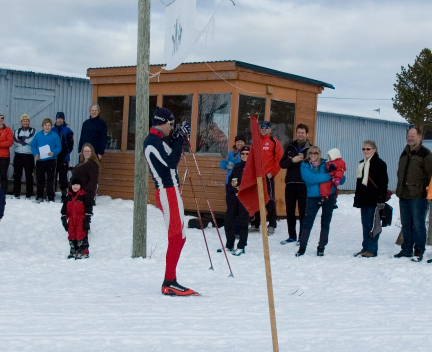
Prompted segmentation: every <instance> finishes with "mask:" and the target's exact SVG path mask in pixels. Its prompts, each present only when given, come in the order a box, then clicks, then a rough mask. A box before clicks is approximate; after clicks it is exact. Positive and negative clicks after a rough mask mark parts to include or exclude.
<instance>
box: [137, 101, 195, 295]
mask: <svg viewBox="0 0 432 352" xmlns="http://www.w3.org/2000/svg"><path fill="white" fill-rule="evenodd" d="M152 123H153V124H152V128H150V133H149V134H148V136H147V137H146V139H145V141H144V156H145V158H146V160H147V164H148V166H149V169H150V173H151V175H152V178H153V180H154V182H155V186H156V193H155V199H156V205H157V207H158V208H159V209H160V210H161V211H162V213H163V216H164V220H165V225H166V227H167V229H168V249H167V253H166V269H165V279H164V282H163V284H162V289H161V290H162V293H163V294H165V295H178V296H190V295H194V294H196V293H195V291H193V290H191V289H189V288H186V287H183V286H181V285H179V284H178V283H177V275H176V268H177V263H178V260H179V258H180V253H181V251H182V248H183V246H184V244H185V242H186V233H185V229H184V209H183V200H182V198H181V195H180V192H179V189H178V186H179V179H178V173H177V165H178V163H179V161H180V157H181V155H182V146H183V139H184V135H185V134H187V135H188V134H190V127H189V125H187V124H184V125H178V126H177V127H176V129H175V131H174V132H173V134H172V136H171V140H170V142H169V145H168V144H167V143H166V142H165V140H164V138H165V137H167V136H169V135H170V133H171V131H172V130H173V127H174V115H173V113H172V112H171V111H170V110H168V109H165V108H159V107H157V108H156V110H155V111H154V113H153V119H152Z"/></svg>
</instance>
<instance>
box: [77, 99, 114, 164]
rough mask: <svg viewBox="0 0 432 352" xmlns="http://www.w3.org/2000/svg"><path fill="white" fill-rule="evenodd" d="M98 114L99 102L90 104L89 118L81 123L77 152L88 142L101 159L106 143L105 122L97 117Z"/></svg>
mask: <svg viewBox="0 0 432 352" xmlns="http://www.w3.org/2000/svg"><path fill="white" fill-rule="evenodd" d="M99 114H100V107H99V104H96V103H94V104H92V105H91V106H90V118H89V119H87V120H85V121H84V122H83V124H82V128H81V137H80V140H79V144H78V153H81V150H82V147H83V145H84V144H86V143H90V144H91V145H92V146H93V148H94V150H95V152H96V154H97V156H98V158H99V160H101V159H102V155H104V153H105V148H106V144H107V124H106V122H105V121H104V120H102V119H101V118H100V117H99Z"/></svg>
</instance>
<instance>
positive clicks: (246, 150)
mask: <svg viewBox="0 0 432 352" xmlns="http://www.w3.org/2000/svg"><path fill="white" fill-rule="evenodd" d="M242 152H250V147H248V146H247V145H245V146H244V147H243V148H241V149H240V153H242Z"/></svg>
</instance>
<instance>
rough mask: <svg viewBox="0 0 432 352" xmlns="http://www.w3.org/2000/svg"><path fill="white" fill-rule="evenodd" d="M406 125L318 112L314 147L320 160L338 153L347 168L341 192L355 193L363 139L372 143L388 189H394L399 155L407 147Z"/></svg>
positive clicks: (361, 157)
mask: <svg viewBox="0 0 432 352" xmlns="http://www.w3.org/2000/svg"><path fill="white" fill-rule="evenodd" d="M408 126H409V125H408V124H404V123H399V122H392V121H384V120H377V119H370V118H363V117H358V116H350V115H341V114H334V113H327V112H320V111H318V114H317V136H316V140H315V144H316V145H317V146H319V147H320V148H321V151H322V153H323V157H325V158H327V152H328V151H329V150H330V149H332V148H338V149H339V150H340V151H341V154H342V158H343V159H344V160H345V162H346V165H347V172H346V173H345V176H346V178H347V179H346V182H345V184H344V185H343V186H341V187H340V189H343V190H355V185H356V177H355V175H356V170H357V166H358V163H359V161H360V160H362V159H363V153H362V150H361V148H362V143H363V141H364V140H367V139H371V140H373V141H375V143H376V145H377V148H378V154H379V156H380V158H381V159H383V160H384V161H385V162H386V164H387V171H388V176H389V189H391V190H395V189H396V184H397V175H396V173H397V167H398V161H399V156H400V154H401V153H402V150H403V149H404V148H405V146H406V131H407V129H408Z"/></svg>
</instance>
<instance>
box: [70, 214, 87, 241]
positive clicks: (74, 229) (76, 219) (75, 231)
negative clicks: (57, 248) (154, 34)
mask: <svg viewBox="0 0 432 352" xmlns="http://www.w3.org/2000/svg"><path fill="white" fill-rule="evenodd" d="M84 219H85V215H84V216H77V215H75V216H71V217H69V219H68V240H69V241H74V240H76V241H81V240H82V239H84V237H85V236H86V235H87V234H86V232H85V231H84V230H83V222H84Z"/></svg>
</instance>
